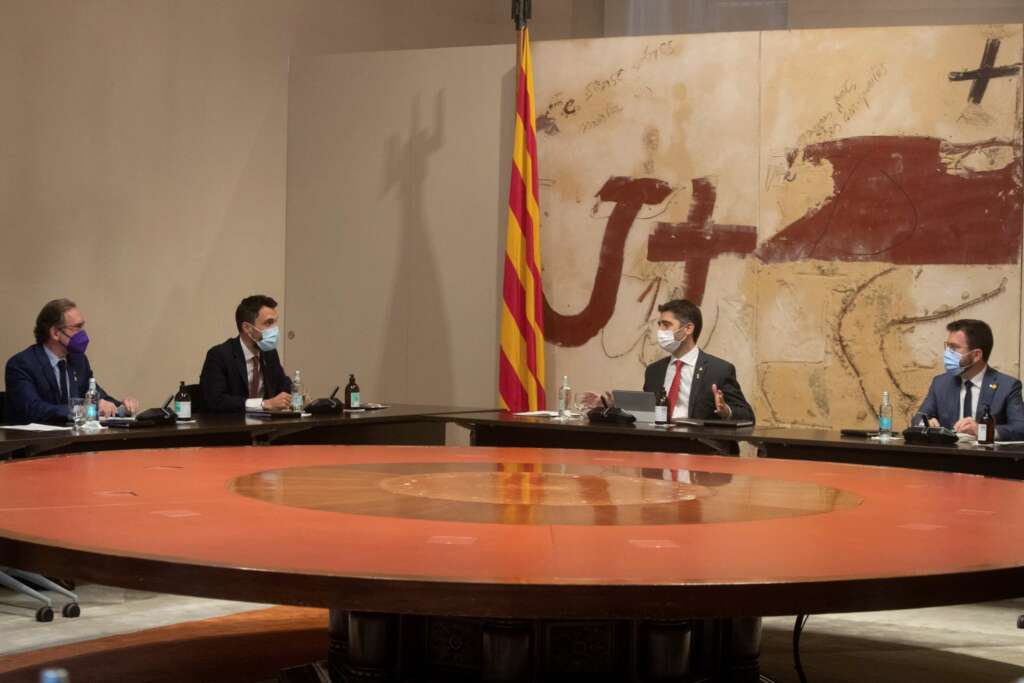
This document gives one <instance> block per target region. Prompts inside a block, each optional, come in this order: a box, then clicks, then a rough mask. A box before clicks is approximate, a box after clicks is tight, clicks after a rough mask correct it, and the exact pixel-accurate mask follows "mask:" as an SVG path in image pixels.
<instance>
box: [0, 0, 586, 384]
mask: <svg viewBox="0 0 1024 683" xmlns="http://www.w3.org/2000/svg"><path fill="white" fill-rule="evenodd" d="M586 9H587V4H586V3H584V4H582V5H581V3H580V2H579V1H578V0H577V1H571V0H560V1H558V2H544V3H539V4H538V6H537V7H536V9H535V21H534V24H535V26H536V28H537V30H538V31H541V32H543V33H545V34H546V35H548V36H550V37H571V36H574V35H590V34H592V33H594V32H595V31H596V32H600V30H601V27H600V23H599V22H595V20H594V18H593V17H592V16H591V15H590V14H588V13H587V12H586V11H585V10H586ZM513 40H514V32H513V31H512V27H511V22H510V21H509V18H508V3H507V2H505V1H504V0H488V1H486V2H482V1H481V0H444V1H440V2H430V3H426V2H406V1H404V0H373V1H370V0H348V1H345V0H109V1H105V2H99V1H94V0H88V1H86V0H4V1H3V2H0V131H2V132H3V134H2V138H3V141H4V142H3V144H2V152H0V159H2V163H0V244H2V247H0V294H2V295H3V298H4V301H5V302H7V315H6V324H5V325H4V327H3V329H2V330H0V358H3V359H5V358H7V357H8V356H10V355H11V354H12V353H14V352H16V351H19V350H21V349H22V348H24V347H25V346H27V345H28V344H29V343H31V341H32V337H31V329H32V325H33V321H34V319H35V315H36V313H37V312H38V310H39V308H40V306H41V305H42V304H43V303H44V302H45V301H47V300H49V299H51V298H54V297H57V296H69V297H72V298H74V299H76V300H77V301H78V303H79V305H80V306H81V307H82V309H83V311H84V312H85V314H86V316H87V318H88V322H89V332H90V335H91V337H92V339H93V342H92V345H91V347H90V350H89V356H90V358H91V359H92V362H93V366H94V367H95V369H96V372H97V375H98V377H99V378H100V380H101V381H102V382H103V383H104V385H105V386H106V387H107V388H108V389H109V390H110V391H112V392H114V393H115V394H118V395H123V394H124V393H126V392H133V393H135V394H136V395H138V396H139V397H140V398H141V399H142V400H143V402H144V403H146V404H152V403H155V402H157V401H161V400H162V399H163V398H164V397H165V396H166V394H167V393H169V392H170V391H171V390H172V389H173V388H174V387H176V386H177V381H178V380H179V379H186V380H191V381H194V380H195V379H196V378H197V377H198V373H199V369H200V366H201V364H202V360H203V356H204V353H205V351H206V349H207V348H208V347H209V346H210V345H211V344H213V343H216V342H219V341H221V340H223V339H224V338H225V337H227V336H228V335H230V334H232V333H233V328H234V325H233V321H232V316H233V311H234V306H235V304H236V303H237V302H238V300H239V299H240V298H241V297H242V296H243V295H245V294H248V293H251V292H253V291H262V292H266V293H269V294H271V295H274V296H276V297H277V298H278V299H280V300H283V299H284V298H285V291H284V286H285V278H284V271H285V261H284V247H285V164H286V157H285V154H286V151H285V150H286V142H285V141H286V126H287V123H286V113H287V86H288V60H289V57H290V56H291V55H308V54H321V53H327V52H343V51H348V50H367V49H373V50H377V49H392V48H409V47H430V46H434V45H470V44H481V43H500V42H506V43H507V42H511V41H513ZM346 95H347V96H349V97H352V98H353V99H354V97H355V95H354V94H353V93H347V94H346ZM461 106H463V104H462V103H461V102H459V101H454V100H453V101H450V102H449V107H451V108H453V109H454V108H459V107H461ZM492 172H493V170H492ZM287 315H288V314H287V311H285V319H286V320H287ZM286 350H287V349H286Z"/></svg>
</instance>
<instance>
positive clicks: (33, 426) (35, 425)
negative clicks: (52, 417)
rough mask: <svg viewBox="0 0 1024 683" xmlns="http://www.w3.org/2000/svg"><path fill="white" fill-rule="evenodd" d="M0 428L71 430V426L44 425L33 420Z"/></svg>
mask: <svg viewBox="0 0 1024 683" xmlns="http://www.w3.org/2000/svg"><path fill="white" fill-rule="evenodd" d="M0 429H19V430H21V431H23V432H70V431H71V427H58V426H56V425H44V424H39V423H38V422H33V423H31V424H27V425H3V426H0Z"/></svg>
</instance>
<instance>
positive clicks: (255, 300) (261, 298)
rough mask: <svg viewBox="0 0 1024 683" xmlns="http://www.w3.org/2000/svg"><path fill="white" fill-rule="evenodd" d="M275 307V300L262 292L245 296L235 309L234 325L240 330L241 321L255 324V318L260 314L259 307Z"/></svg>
mask: <svg viewBox="0 0 1024 683" xmlns="http://www.w3.org/2000/svg"><path fill="white" fill-rule="evenodd" d="M264 306H266V307H267V308H277V302H276V301H274V300H273V299H271V298H270V297H269V296H266V295H264V294H253V295H252V296H247V297H245V298H244V299H242V301H241V302H240V303H239V304H238V308H236V309H235V327H237V328H238V331H239V332H241V331H242V323H249V324H255V323H256V318H258V317H259V315H260V309H261V308H263V307H264Z"/></svg>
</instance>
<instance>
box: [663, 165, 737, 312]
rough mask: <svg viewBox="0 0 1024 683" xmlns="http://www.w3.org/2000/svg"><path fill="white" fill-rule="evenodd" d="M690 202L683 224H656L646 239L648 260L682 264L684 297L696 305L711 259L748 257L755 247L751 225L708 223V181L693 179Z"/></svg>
mask: <svg viewBox="0 0 1024 683" xmlns="http://www.w3.org/2000/svg"><path fill="white" fill-rule="evenodd" d="M691 183H692V186H693V201H692V203H691V204H690V210H689V212H688V214H687V217H686V221H685V222H683V223H658V225H657V226H656V227H655V229H654V232H653V233H652V234H651V236H650V237H648V238H647V260H648V261H655V262H657V261H681V262H683V263H685V264H686V289H685V292H686V293H685V297H686V298H687V299H689V300H690V301H692V302H694V303H695V304H697V305H700V303H701V301H702V300H703V299H704V288H705V287H706V286H707V281H708V267H709V266H710V265H711V260H712V259H713V258H715V257H716V256H721V255H723V254H749V253H750V252H752V251H754V248H755V247H757V228H756V227H755V226H753V225H722V224H719V223H714V222H712V220H711V213H712V211H713V210H714V208H715V200H716V198H717V194H718V193H717V192H716V191H715V186H714V184H713V183H712V182H711V181H710V180H709V179H708V178H694V179H693V180H692V181H691Z"/></svg>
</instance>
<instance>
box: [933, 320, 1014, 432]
mask: <svg viewBox="0 0 1024 683" xmlns="http://www.w3.org/2000/svg"><path fill="white" fill-rule="evenodd" d="M946 331H947V332H949V335H948V336H947V337H946V348H945V353H944V354H943V364H944V365H945V368H946V372H944V373H942V374H941V375H939V376H938V377H936V378H935V379H933V380H932V384H931V386H930V387H929V388H928V395H927V396H926V397H925V399H924V403H923V404H922V405H921V409H920V410H919V411H918V415H919V416H920V415H924V416H926V417H927V418H928V423H929V424H930V425H931V426H933V427H939V426H942V427H946V428H948V429H953V430H955V431H958V432H963V433H965V434H971V435H972V436H977V434H978V419H979V418H980V417H981V416H982V414H983V413H984V409H985V406H988V407H989V410H991V411H992V417H994V418H995V421H996V439H998V440H1000V441H1019V440H1021V439H1024V402H1022V401H1021V383H1020V380H1019V379H1016V378H1014V377H1010V376H1009V375H1004V374H1003V373H1001V372H999V371H997V370H995V369H993V368H991V367H989V366H988V357H989V354H991V353H992V345H993V337H992V328H990V327H989V326H988V325H987V324H986V323H984V322H982V321H981V320H970V319H963V320H954V321H953V322H951V323H949V324H948V325H946Z"/></svg>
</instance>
